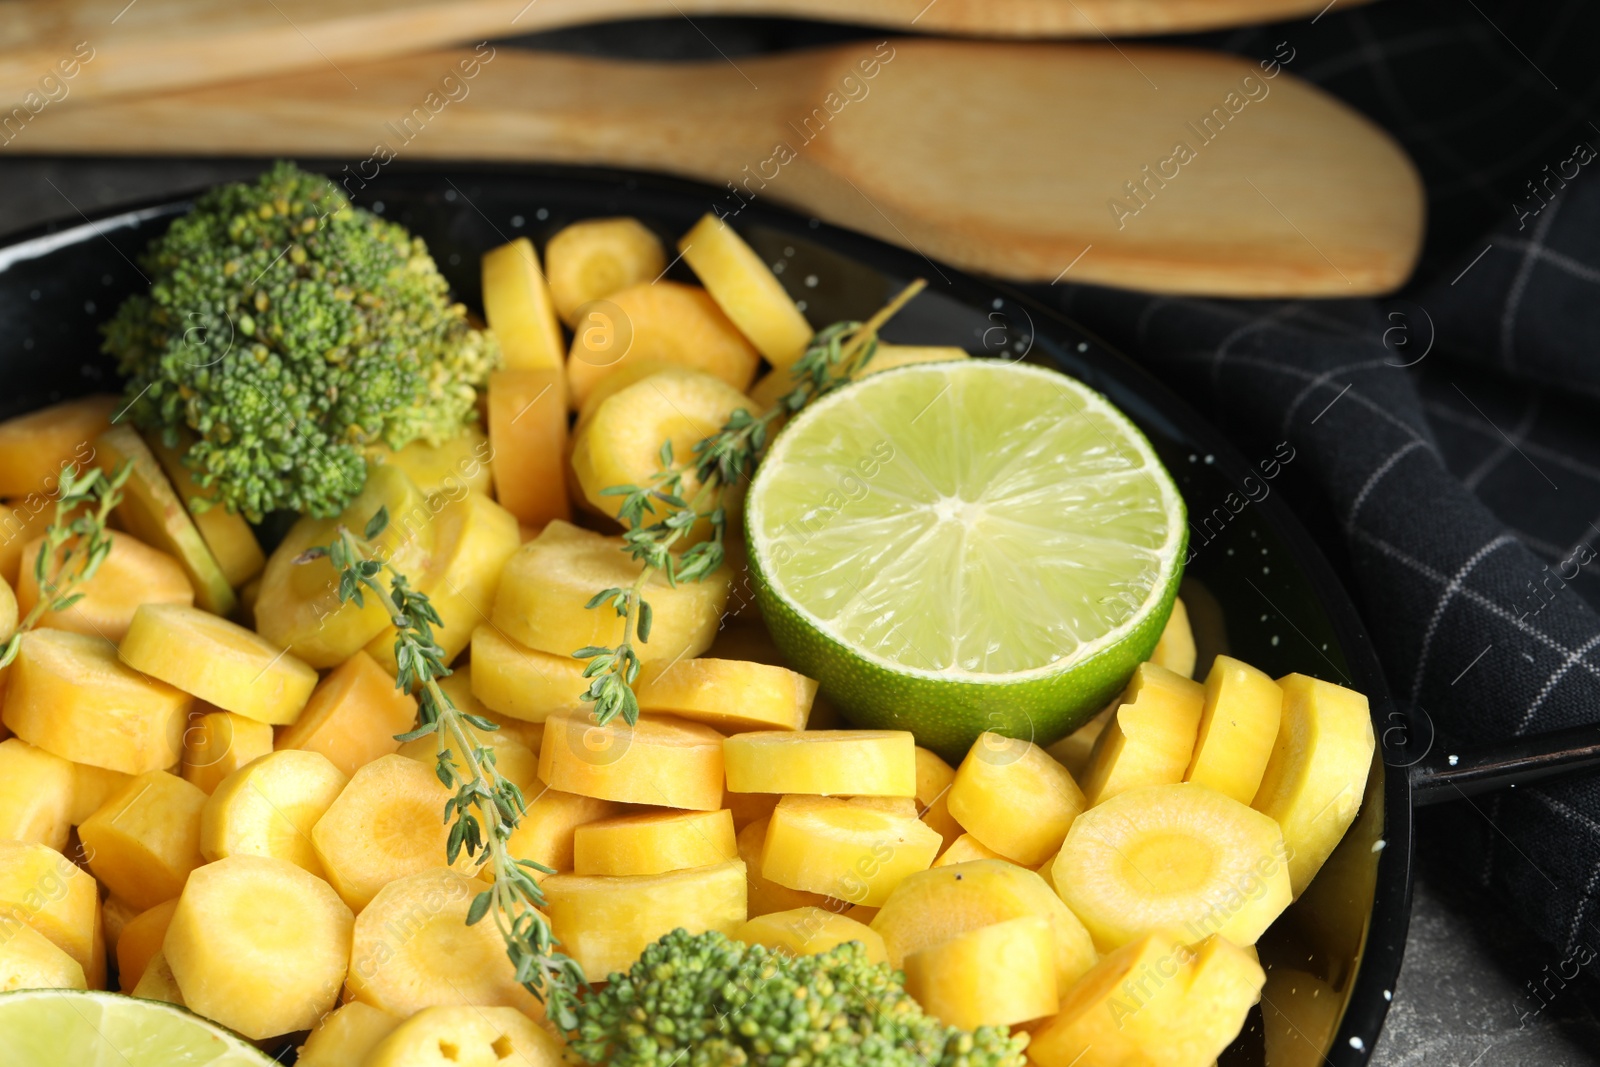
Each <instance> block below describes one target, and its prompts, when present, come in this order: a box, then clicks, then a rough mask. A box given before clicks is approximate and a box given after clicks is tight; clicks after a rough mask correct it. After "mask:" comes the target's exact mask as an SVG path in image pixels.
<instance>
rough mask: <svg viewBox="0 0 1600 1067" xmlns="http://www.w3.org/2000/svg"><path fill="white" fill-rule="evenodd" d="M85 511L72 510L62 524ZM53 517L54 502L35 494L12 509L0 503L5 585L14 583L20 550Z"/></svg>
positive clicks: (0, 546) (0, 557) (1, 570)
mask: <svg viewBox="0 0 1600 1067" xmlns="http://www.w3.org/2000/svg"><path fill="white" fill-rule="evenodd" d="M87 510H88V509H87V508H77V509H75V511H73V512H71V513H69V514H68V515H67V516H66V521H68V522H71V521H72V519H74V518H76V517H77V516H78V515H82V514H84V513H85V512H86V511H87ZM55 518H56V504H55V501H54V500H53V499H51V498H50V497H47V496H43V495H41V494H38V493H34V494H32V495H30V496H29V497H28V498H27V499H26V500H24V501H22V502H21V503H19V504H17V505H15V506H12V505H9V504H0V577H3V578H5V580H6V583H7V584H8V585H9V586H15V585H16V584H17V581H18V578H19V575H20V572H21V570H22V550H23V548H25V547H26V546H27V545H28V543H29V542H31V541H32V540H34V538H36V537H40V536H42V535H43V534H44V531H45V529H46V528H47V527H48V526H49V525H50V524H51V523H52V522H54V521H55ZM28 566H30V567H31V566H33V560H31V559H30V560H29V561H28ZM14 625H15V623H13V626H14Z"/></svg>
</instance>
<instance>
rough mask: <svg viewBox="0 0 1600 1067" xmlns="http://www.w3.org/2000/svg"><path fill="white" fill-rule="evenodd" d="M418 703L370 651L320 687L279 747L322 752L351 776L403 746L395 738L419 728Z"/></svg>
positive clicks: (287, 728)
mask: <svg viewBox="0 0 1600 1067" xmlns="http://www.w3.org/2000/svg"><path fill="white" fill-rule="evenodd" d="M416 720H417V702H416V699H415V698H414V697H412V696H411V695H410V694H408V693H402V692H401V691H400V690H398V689H396V688H395V684H394V678H393V677H391V676H390V675H389V673H388V672H387V671H385V670H384V669H383V668H382V667H380V666H378V664H377V661H375V660H374V659H373V658H372V657H371V656H369V655H367V654H366V653H365V652H357V653H356V654H355V655H353V656H351V657H350V658H349V659H347V660H345V661H344V662H343V663H341V664H340V665H339V666H337V667H335V668H334V669H333V670H332V671H330V672H328V675H327V676H326V677H325V678H323V679H322V681H320V682H318V683H317V687H316V689H314V690H312V692H311V699H309V700H308V701H306V706H305V707H304V708H303V709H301V712H300V717H299V718H297V719H296V720H295V721H294V722H293V723H291V724H289V725H288V726H284V727H281V728H280V729H279V730H278V740H277V747H279V748H303V749H306V750H308V751H311V752H320V753H322V754H323V755H324V756H326V757H328V759H329V760H331V761H332V762H333V765H334V766H335V767H338V768H339V770H341V771H343V772H344V773H345V774H346V775H351V774H354V773H356V771H357V770H359V769H360V768H362V767H365V766H366V765H367V764H369V763H371V762H372V761H373V760H375V759H377V758H378V757H379V756H387V755H389V754H390V753H391V752H394V751H396V750H397V749H399V747H400V742H399V741H396V740H395V735H396V734H403V733H406V732H407V731H409V730H410V729H411V728H412V727H413V726H415V725H416Z"/></svg>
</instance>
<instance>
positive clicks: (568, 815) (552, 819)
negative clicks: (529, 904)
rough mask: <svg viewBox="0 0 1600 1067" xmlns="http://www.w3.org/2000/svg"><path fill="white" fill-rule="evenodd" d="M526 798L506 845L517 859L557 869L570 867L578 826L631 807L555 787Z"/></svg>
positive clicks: (534, 873)
mask: <svg viewBox="0 0 1600 1067" xmlns="http://www.w3.org/2000/svg"><path fill="white" fill-rule="evenodd" d="M527 797H528V807H527V809H526V810H525V811H524V812H523V813H522V819H521V821H520V822H518V823H517V828H516V829H515V830H513V831H512V833H511V840H510V841H508V842H507V843H506V847H507V848H508V849H509V850H510V852H511V855H512V856H514V857H515V858H517V859H519V860H533V861H534V862H535V863H541V864H543V865H544V866H546V867H549V868H551V869H552V870H556V871H570V870H572V868H573V864H574V863H575V859H574V851H575V845H574V840H575V837H576V834H577V830H578V827H580V826H585V825H587V824H589V823H592V822H598V821H599V820H601V819H611V818H616V817H617V816H620V815H623V814H626V813H627V812H628V811H629V810H630V809H629V808H628V807H627V806H626V805H624V804H618V803H617V802H616V801H613V800H600V799H598V798H596V797H584V796H579V795H578V794H576V793H563V792H561V791H560V790H558V789H534V790H530V791H529V792H528V794H527ZM528 873H529V875H530V876H532V877H533V878H534V879H535V880H538V879H542V878H544V877H546V876H545V875H544V874H542V873H540V872H539V871H529V872H528Z"/></svg>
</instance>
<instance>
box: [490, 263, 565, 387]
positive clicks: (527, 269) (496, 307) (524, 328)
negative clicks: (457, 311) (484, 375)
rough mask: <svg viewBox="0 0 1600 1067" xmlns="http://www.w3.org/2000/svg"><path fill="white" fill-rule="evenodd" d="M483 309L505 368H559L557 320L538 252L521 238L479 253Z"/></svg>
mask: <svg viewBox="0 0 1600 1067" xmlns="http://www.w3.org/2000/svg"><path fill="white" fill-rule="evenodd" d="M483 313H484V317H485V318H487V319H488V320H489V328H490V329H491V330H493V331H494V335H495V337H496V338H497V339H498V340H499V342H500V351H501V353H502V355H503V358H504V360H505V365H506V366H507V367H508V368H511V369H513V370H559V369H560V368H561V357H562V355H563V352H562V345H561V324H560V323H558V322H557V321H556V314H555V307H554V305H553V304H552V303H551V300H550V287H549V286H548V285H546V284H545V279H544V273H543V272H542V271H541V270H540V269H539V254H538V253H537V252H535V251H534V248H533V242H532V241H529V240H528V239H527V238H526V237H518V238H517V239H516V240H514V241H511V242H510V243H508V244H503V245H501V246H500V247H498V248H494V249H490V250H489V252H487V253H486V254H485V255H484V257H483Z"/></svg>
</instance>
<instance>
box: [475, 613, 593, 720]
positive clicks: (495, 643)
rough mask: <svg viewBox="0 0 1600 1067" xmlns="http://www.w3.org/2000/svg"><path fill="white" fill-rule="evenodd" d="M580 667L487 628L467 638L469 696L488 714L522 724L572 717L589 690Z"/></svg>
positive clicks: (582, 663) (576, 661) (577, 661)
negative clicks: (557, 716) (560, 713)
mask: <svg viewBox="0 0 1600 1067" xmlns="http://www.w3.org/2000/svg"><path fill="white" fill-rule="evenodd" d="M585 665H586V661H584V660H581V659H574V658H572V657H571V656H567V655H555V654H553V653H550V652H541V651H539V650H538V649H535V648H528V647H526V646H524V645H521V644H518V643H517V642H516V641H513V640H511V639H510V638H509V637H506V636H505V635H504V634H502V633H501V632H500V631H499V630H498V629H496V628H495V627H494V626H493V625H492V624H485V625H483V626H480V627H478V628H477V629H476V630H474V631H473V632H472V666H473V671H472V695H473V696H475V697H477V698H478V699H479V700H481V701H483V704H484V706H485V707H487V708H489V709H490V710H491V711H496V712H499V713H500V714H501V715H508V716H510V717H512V718H513V719H520V720H523V721H525V722H540V723H542V722H544V721H545V720H546V719H548V718H549V717H550V715H551V713H553V712H557V711H578V710H580V709H581V708H582V707H583V701H582V699H581V697H582V696H583V694H584V693H586V692H587V691H588V689H589V679H587V678H585V677H584V676H583V669H584V667H585Z"/></svg>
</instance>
